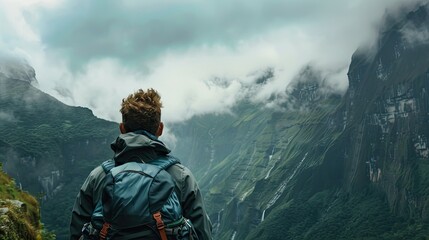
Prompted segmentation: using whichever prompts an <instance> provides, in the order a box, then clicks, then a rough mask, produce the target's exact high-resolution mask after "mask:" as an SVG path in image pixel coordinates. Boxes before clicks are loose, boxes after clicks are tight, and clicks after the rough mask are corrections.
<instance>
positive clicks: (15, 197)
mask: <svg viewBox="0 0 429 240" xmlns="http://www.w3.org/2000/svg"><path fill="white" fill-rule="evenodd" d="M54 237H55V236H54V235H53V234H52V233H48V232H46V231H45V230H44V229H43V225H42V224H41V223H40V212H39V203H38V202H37V200H36V199H35V198H34V197H33V196H31V195H30V194H28V193H26V192H24V191H22V190H21V189H19V188H18V187H17V186H16V185H15V182H14V181H13V179H12V178H10V177H9V176H7V175H6V174H5V173H4V172H3V170H2V167H1V166H0V239H4V240H36V239H44V240H49V239H54Z"/></svg>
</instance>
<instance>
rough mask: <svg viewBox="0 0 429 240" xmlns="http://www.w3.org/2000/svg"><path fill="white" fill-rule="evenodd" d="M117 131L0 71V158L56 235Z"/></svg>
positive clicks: (64, 234) (63, 234)
mask: <svg viewBox="0 0 429 240" xmlns="http://www.w3.org/2000/svg"><path fill="white" fill-rule="evenodd" d="M117 131H118V130H117V124H115V123H113V122H108V121H105V120H102V119H98V118H96V117H94V115H93V114H92V112H91V111H90V110H88V109H86V108H81V107H70V106H67V105H65V104H63V103H61V102H59V101H58V100H56V99H54V98H53V97H51V96H49V95H47V94H45V93H43V92H41V91H39V90H38V89H36V88H34V87H33V86H32V85H31V84H30V83H29V82H26V81H21V80H17V79H13V78H7V77H5V76H2V75H0V135H1V136H2V139H1V140H0V149H1V151H0V161H1V162H2V163H3V166H4V170H5V171H6V172H8V173H9V174H10V175H11V176H12V177H13V178H14V179H15V180H16V183H17V184H18V185H21V186H22V187H23V188H24V189H26V190H28V191H30V192H31V193H33V194H34V195H35V196H38V197H40V200H41V207H42V211H41V214H42V220H43V222H44V223H45V224H46V226H47V228H48V229H50V230H53V231H55V232H56V234H57V237H58V239H66V238H67V235H68V224H69V218H70V216H71V214H70V213H71V208H72V205H73V201H74V199H75V197H76V195H77V193H78V191H79V187H80V185H81V184H82V183H83V181H84V179H85V178H86V176H87V175H88V173H89V172H90V170H91V169H92V168H93V167H94V166H96V165H97V164H99V163H101V162H102V161H104V160H106V159H108V158H109V157H110V156H111V150H110V147H109V144H110V142H112V141H113V140H114V139H115V137H116V135H117Z"/></svg>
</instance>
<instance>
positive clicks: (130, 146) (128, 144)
mask: <svg viewBox="0 0 429 240" xmlns="http://www.w3.org/2000/svg"><path fill="white" fill-rule="evenodd" d="M110 146H111V148H112V150H113V151H114V152H115V153H114V157H113V159H114V160H115V162H117V163H126V162H130V161H137V160H140V161H143V162H147V161H150V160H152V159H155V158H157V156H158V155H167V154H168V153H170V150H169V149H168V148H167V147H166V146H165V145H164V143H163V142H161V141H160V140H158V138H157V137H156V136H154V135H152V134H150V133H148V132H146V131H136V132H130V133H125V134H121V135H119V136H118V137H117V138H116V140H115V141H114V142H113V143H112V144H111V145H110Z"/></svg>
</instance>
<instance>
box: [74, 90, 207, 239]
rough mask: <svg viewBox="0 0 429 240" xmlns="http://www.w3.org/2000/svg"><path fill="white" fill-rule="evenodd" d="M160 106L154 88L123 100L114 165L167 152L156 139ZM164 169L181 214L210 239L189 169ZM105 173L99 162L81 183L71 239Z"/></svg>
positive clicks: (85, 219) (86, 215)
mask: <svg viewBox="0 0 429 240" xmlns="http://www.w3.org/2000/svg"><path fill="white" fill-rule="evenodd" d="M161 107H162V103H161V97H160V95H159V94H158V92H157V91H155V90H154V89H148V90H147V91H143V90H141V89H140V90H138V91H137V92H135V93H134V94H131V95H129V96H128V97H127V98H125V99H123V100H122V104H121V110H120V112H121V113H122V123H120V125H119V129H120V132H121V135H119V137H118V138H117V139H116V141H115V142H113V143H112V144H111V148H112V150H113V151H114V157H113V159H114V160H115V162H116V164H117V165H120V164H123V163H126V162H129V161H135V159H136V157H137V158H138V159H139V160H141V161H142V162H149V163H150V161H151V160H154V159H157V157H158V156H160V155H165V154H168V153H169V152H170V150H169V149H167V148H166V147H165V145H164V143H162V142H161V141H160V140H158V137H159V136H161V135H162V132H163V128H164V125H163V123H162V122H161ZM167 172H168V173H169V174H170V175H171V176H172V177H173V179H174V181H175V188H176V192H177V194H178V196H179V200H180V203H181V207H182V214H183V216H184V217H185V218H187V219H190V220H191V222H192V223H193V225H194V227H195V230H196V232H197V235H198V237H199V239H203V240H206V239H212V237H211V223H210V220H209V218H208V216H207V213H206V211H205V208H204V203H203V199H202V196H201V192H200V190H199V188H198V185H197V182H196V181H195V178H194V176H193V175H192V173H191V172H190V171H189V169H188V168H186V167H185V166H183V165H181V164H175V165H173V166H171V167H169V168H168V169H167ZM105 176H106V173H105V172H104V170H103V168H102V166H98V167H96V168H95V169H94V170H93V171H92V172H91V173H90V174H89V176H88V177H87V179H86V180H85V182H84V183H83V185H82V187H81V189H80V192H79V193H78V196H77V198H76V201H75V204H74V207H73V211H72V219H71V224H70V235H71V238H70V239H72V240H75V239H79V237H80V235H81V230H82V227H83V225H84V224H85V223H87V222H90V221H91V215H92V213H93V211H94V208H95V206H96V204H97V202H99V201H100V199H101V195H102V190H103V187H104V186H103V178H104V177H105Z"/></svg>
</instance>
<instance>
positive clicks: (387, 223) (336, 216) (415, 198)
mask: <svg viewBox="0 0 429 240" xmlns="http://www.w3.org/2000/svg"><path fill="white" fill-rule="evenodd" d="M428 23H429V17H428V10H427V7H421V8H419V9H418V10H416V11H415V12H412V13H410V14H409V15H408V16H407V17H406V18H405V19H403V20H401V21H399V22H396V23H390V25H389V26H390V27H389V28H387V29H385V30H384V32H382V34H381V38H380V41H379V45H378V47H377V49H376V50H375V53H369V52H365V51H363V50H358V51H357V52H356V53H355V54H354V56H353V57H352V63H351V65H350V69H349V73H348V77H349V89H348V92H347V93H346V95H345V96H344V97H343V98H342V99H341V100H339V99H338V98H336V97H329V96H325V97H319V98H317V97H316V98H315V97H314V96H317V94H316V95H315V94H314V93H315V92H316V93H317V88H318V87H317V85H316V86H315V85H314V83H311V81H310V82H306V81H305V78H301V80H302V81H303V82H301V83H299V84H295V85H294V86H289V88H288V91H291V93H292V94H290V99H289V102H288V103H287V104H285V106H284V109H283V110H282V111H276V110H272V109H266V108H262V107H261V106H255V105H251V104H245V103H243V104H242V105H240V106H238V107H237V108H236V109H234V110H233V112H234V114H233V115H228V116H225V115H222V116H213V115H212V116H209V115H207V116H202V117H195V118H193V119H192V120H191V121H190V122H188V123H187V124H186V125H177V126H176V128H175V130H174V133H175V134H176V135H177V136H178V139H181V140H183V141H179V142H178V145H177V146H176V152H177V153H178V154H179V157H181V158H182V159H184V160H185V161H188V162H189V163H190V165H191V166H196V165H195V164H198V166H202V167H203V169H201V170H198V169H196V168H195V169H194V170H195V171H196V174H197V176H198V177H199V178H201V182H200V185H201V186H202V189H203V191H204V193H205V198H206V201H207V205H208V207H209V212H210V216H211V218H212V220H213V222H214V226H215V234H216V239H427V238H428V237H429V212H428V206H429V182H428V177H427V176H428V170H429V168H428V166H429V161H428V160H429V154H428V153H429V150H428V145H427V137H428V135H429V129H428V127H427V126H428V124H427V123H428V121H429V118H428V115H429V109H428V102H429V98H428V94H427V91H428V89H429V88H428V87H429V86H428V84H429V79H428V76H429V44H428V43H427V41H426V42H424V41H423V42H417V43H415V42H409V41H407V39H406V38H405V37H404V32H405V31H406V30H407V29H417V32H424V31H427V29H429V24H428ZM319 82H321V81H320V79H319ZM322 82H323V81H322ZM290 88H292V90H290ZM285 89H286V86H285ZM293 93H299V94H293ZM294 104H295V105H298V106H294ZM300 106H306V107H305V108H304V109H305V110H304V111H303V110H300V111H297V110H294V109H302V108H300ZM185 140H186V141H185Z"/></svg>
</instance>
